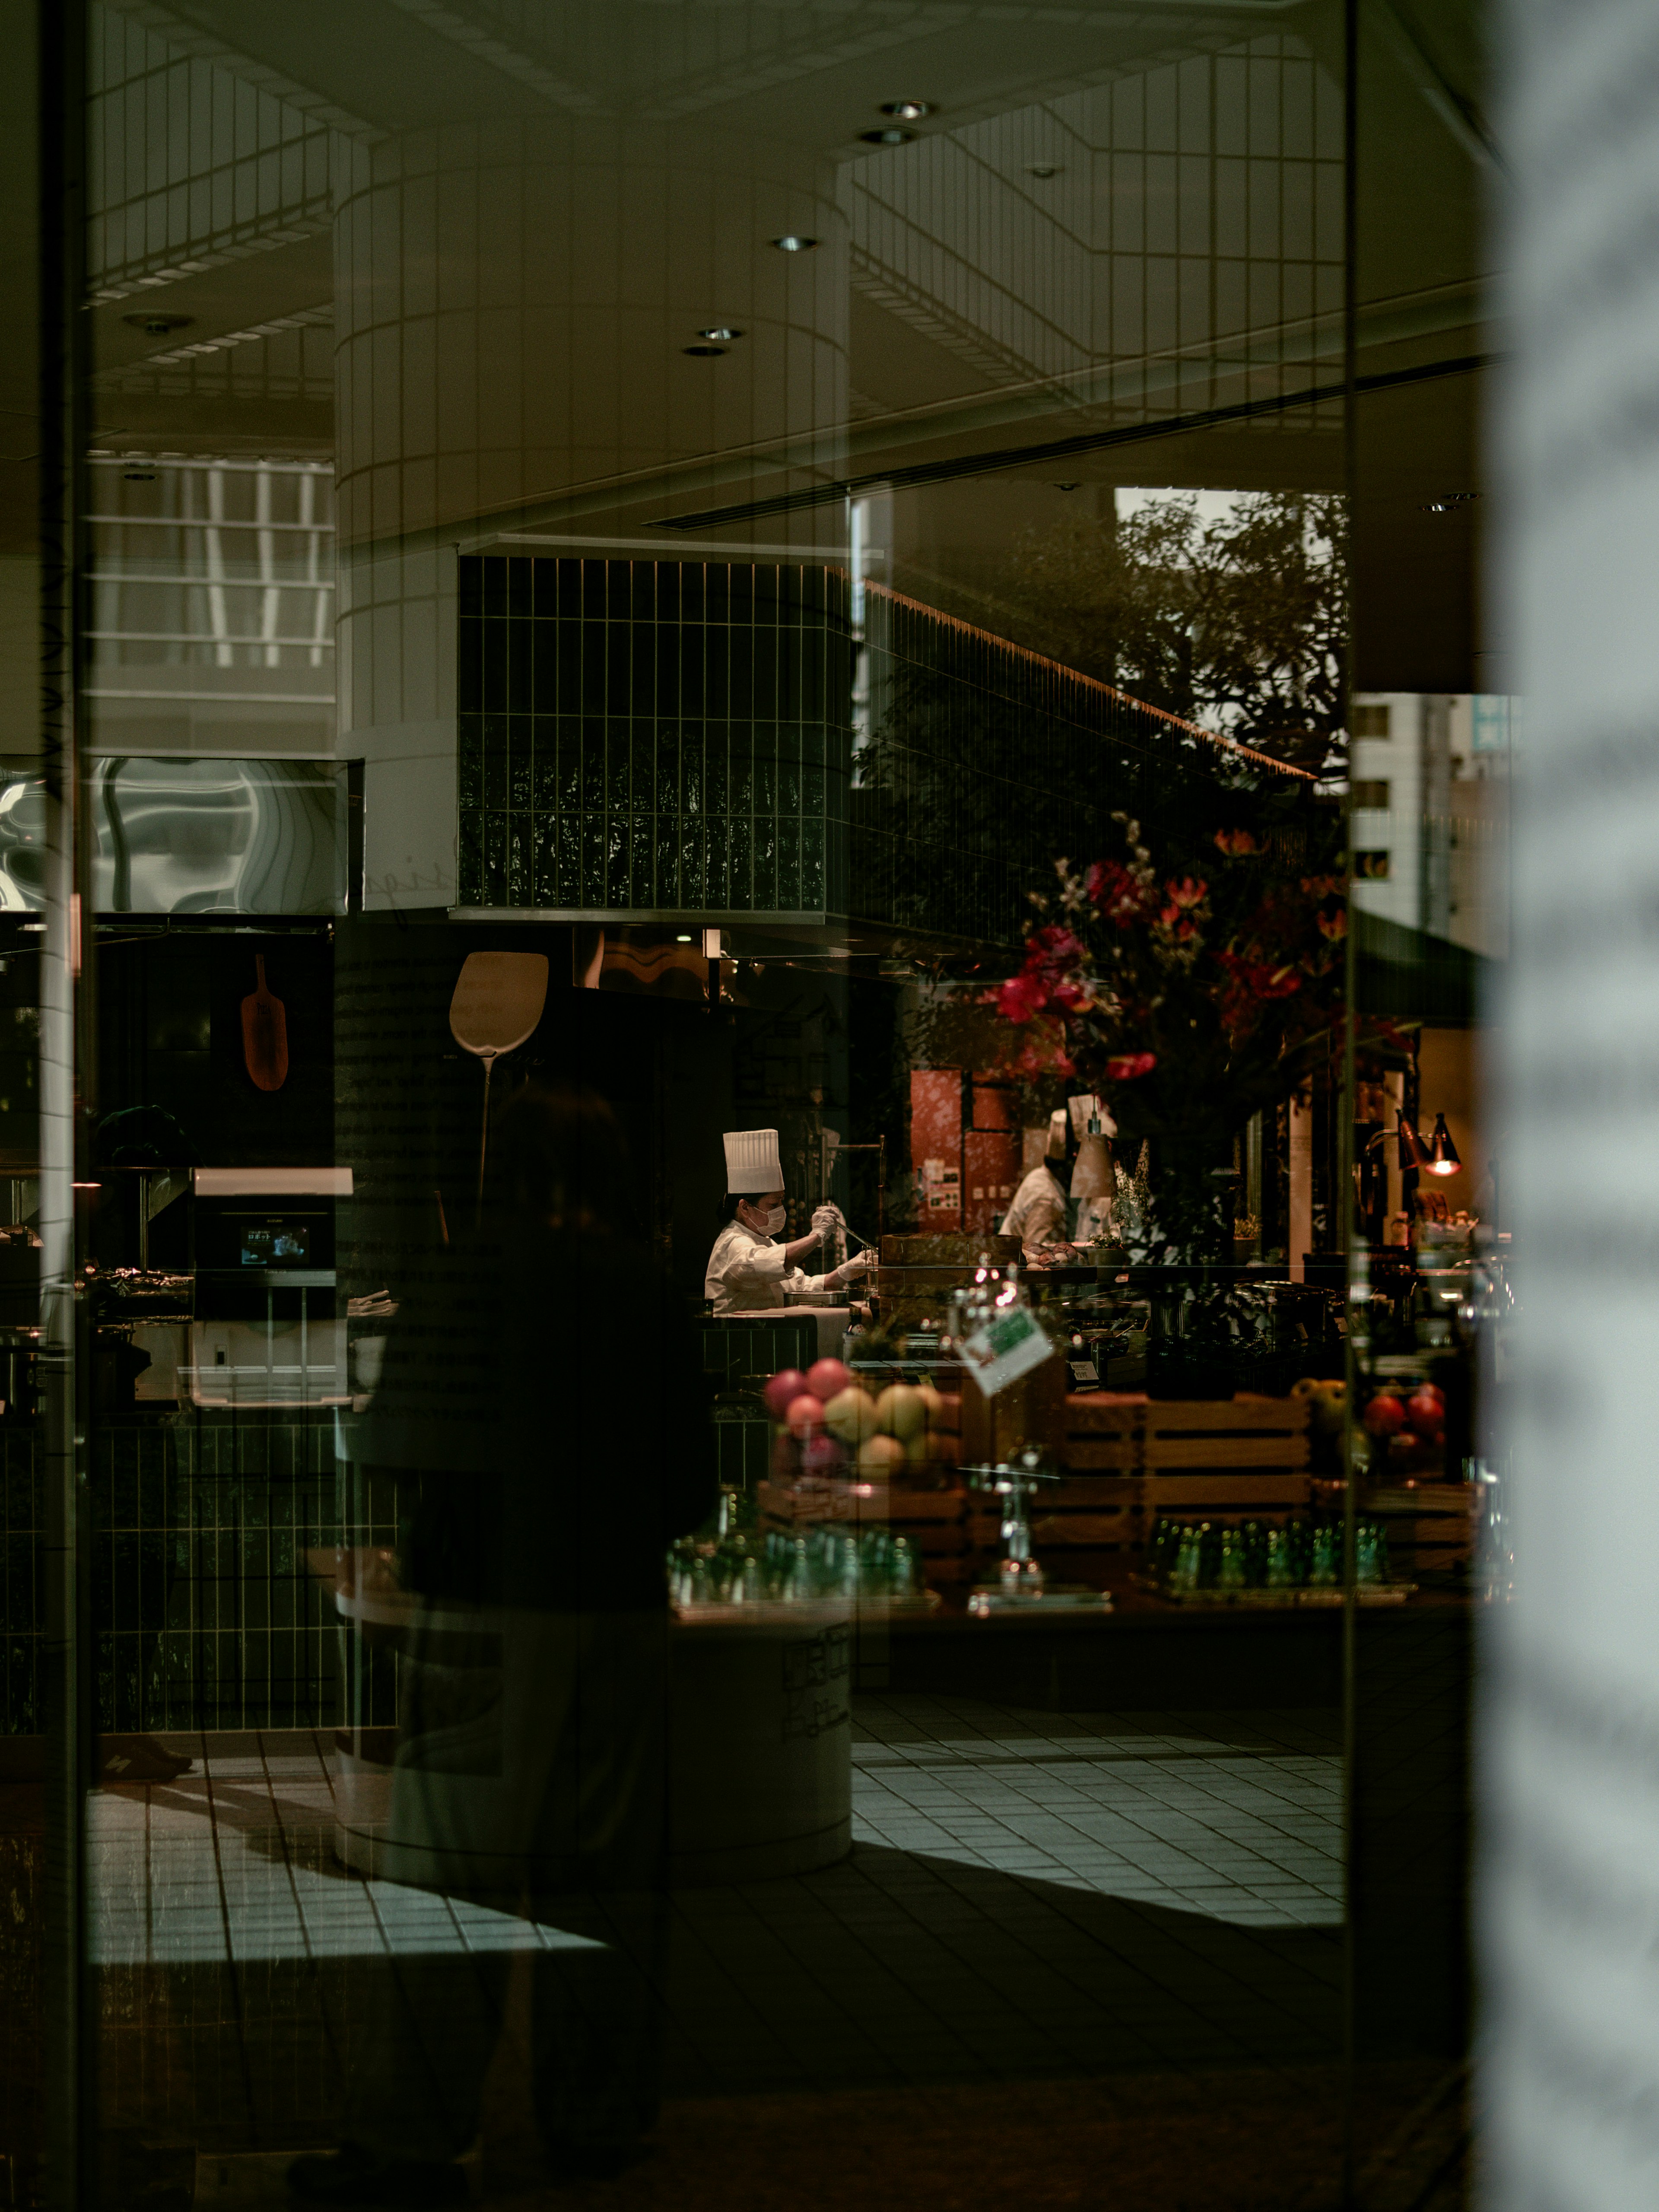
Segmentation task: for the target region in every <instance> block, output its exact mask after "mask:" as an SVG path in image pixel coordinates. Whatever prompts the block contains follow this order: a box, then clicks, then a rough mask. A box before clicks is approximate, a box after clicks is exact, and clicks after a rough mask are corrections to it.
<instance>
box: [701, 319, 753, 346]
mask: <svg viewBox="0 0 1659 2212" xmlns="http://www.w3.org/2000/svg"><path fill="white" fill-rule="evenodd" d="M697 336H698V337H700V338H708V339H710V340H712V342H713V343H714V344H715V345H726V344H727V343H730V341H731V340H732V338H740V337H742V336H743V332H742V331H734V330H732V328H731V327H730V325H728V324H726V323H716V324H715V325H714V329H713V330H712V331H698V332H697Z"/></svg>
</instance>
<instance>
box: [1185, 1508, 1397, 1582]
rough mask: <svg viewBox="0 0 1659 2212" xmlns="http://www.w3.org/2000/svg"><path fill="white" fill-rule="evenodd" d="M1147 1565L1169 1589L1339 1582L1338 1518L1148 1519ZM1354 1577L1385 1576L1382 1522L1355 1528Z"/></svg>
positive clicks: (1362, 1579) (1366, 1522) (1369, 1579)
mask: <svg viewBox="0 0 1659 2212" xmlns="http://www.w3.org/2000/svg"><path fill="white" fill-rule="evenodd" d="M1148 1565H1149V1567H1150V1569H1151V1571H1152V1576H1153V1578H1154V1579H1155V1580H1156V1581H1158V1583H1162V1584H1163V1585H1164V1587H1165V1588H1166V1589H1170V1590H1175V1591H1185V1590H1198V1589H1335V1588H1337V1587H1339V1586H1340V1583H1341V1581H1342V1523H1341V1522H1340V1521H1338V1520H1297V1521H1287V1522H1285V1523H1283V1524H1282V1525H1280V1526H1276V1527H1275V1526H1270V1525H1268V1524H1267V1523H1264V1522H1260V1521H1240V1522H1211V1521H1176V1520H1171V1519H1167V1518H1163V1517H1160V1518H1159V1519H1158V1521H1157V1522H1154V1523H1153V1526H1152V1542H1151V1544H1150V1545H1149V1547H1148ZM1354 1571H1355V1578H1356V1580H1358V1582H1360V1583H1386V1582H1388V1581H1389V1534H1388V1530H1387V1528H1386V1527H1385V1526H1384V1524H1383V1522H1381V1521H1372V1520H1361V1521H1360V1522H1359V1523H1358V1528H1357V1529H1356V1530H1355V1563H1354Z"/></svg>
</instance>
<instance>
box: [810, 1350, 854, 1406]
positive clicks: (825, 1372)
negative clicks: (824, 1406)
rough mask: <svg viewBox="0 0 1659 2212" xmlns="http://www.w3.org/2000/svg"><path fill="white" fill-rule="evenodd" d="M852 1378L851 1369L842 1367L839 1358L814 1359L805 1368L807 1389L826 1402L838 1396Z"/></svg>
mask: <svg viewBox="0 0 1659 2212" xmlns="http://www.w3.org/2000/svg"><path fill="white" fill-rule="evenodd" d="M852 1379H853V1370H852V1369H851V1368H850V1367H843V1366H842V1363H841V1362H840V1360H839V1359H815V1360H814V1361H813V1362H812V1364H811V1366H810V1367H809V1368H808V1369H807V1370H806V1387H807V1389H809V1390H810V1391H811V1394H812V1395H813V1396H814V1397H815V1398H817V1399H820V1400H822V1401H824V1402H826V1403H827V1402H828V1401H829V1399H831V1398H838V1397H839V1396H840V1395H841V1394H842V1391H843V1390H844V1389H846V1388H847V1386H848V1383H850V1382H851V1381H852Z"/></svg>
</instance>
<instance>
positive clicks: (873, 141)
mask: <svg viewBox="0 0 1659 2212" xmlns="http://www.w3.org/2000/svg"><path fill="white" fill-rule="evenodd" d="M915 135H916V134H915V131H901V130H899V129H898V128H897V126H896V125H894V124H889V125H888V126H887V128H886V129H885V130H884V131H860V133H859V137H860V138H861V139H862V140H863V141H864V143H865V144H866V146H908V144H909V143H910V141H911V140H912V139H913V138H914V137H915Z"/></svg>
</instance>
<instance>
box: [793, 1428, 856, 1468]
mask: <svg viewBox="0 0 1659 2212" xmlns="http://www.w3.org/2000/svg"><path fill="white" fill-rule="evenodd" d="M800 1464H801V1472H802V1474H817V1475H826V1474H840V1473H841V1472H842V1469H843V1468H845V1467H846V1465H847V1447H846V1445H845V1444H844V1443H842V1442H841V1440H840V1439H839V1437H827V1436H825V1435H824V1434H823V1431H822V1430H820V1431H818V1433H817V1435H816V1436H811V1437H807V1439H806V1441H805V1443H803V1444H802V1446H801V1448H800Z"/></svg>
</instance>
